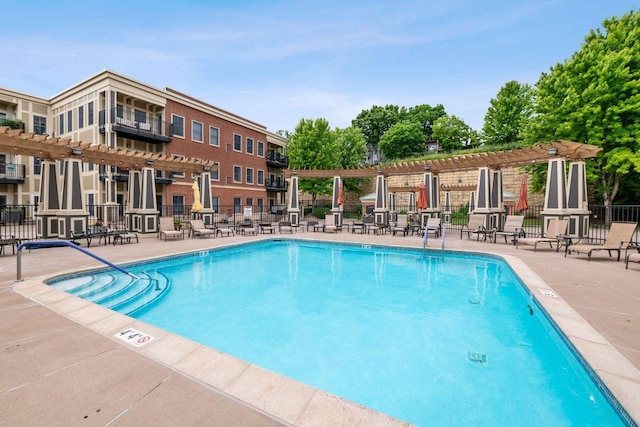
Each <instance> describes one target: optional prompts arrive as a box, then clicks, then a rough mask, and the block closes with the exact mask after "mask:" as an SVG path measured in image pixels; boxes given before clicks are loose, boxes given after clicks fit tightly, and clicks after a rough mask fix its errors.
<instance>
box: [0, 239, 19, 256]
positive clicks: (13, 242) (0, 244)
mask: <svg viewBox="0 0 640 427" xmlns="http://www.w3.org/2000/svg"><path fill="white" fill-rule="evenodd" d="M5 246H11V250H12V251H13V254H14V255H15V254H16V248H17V247H18V239H16V238H15V237H13V236H10V237H9V236H1V235H0V254H2V252H3V251H4V247H5Z"/></svg>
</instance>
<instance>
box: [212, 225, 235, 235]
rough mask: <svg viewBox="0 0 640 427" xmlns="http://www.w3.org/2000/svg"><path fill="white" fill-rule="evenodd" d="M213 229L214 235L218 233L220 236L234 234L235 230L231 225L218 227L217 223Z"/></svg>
mask: <svg viewBox="0 0 640 427" xmlns="http://www.w3.org/2000/svg"><path fill="white" fill-rule="evenodd" d="M213 230H214V231H215V232H216V236H217V235H218V234H219V235H220V237H223V236H225V235H226V236H233V235H235V232H234V231H233V228H232V227H220V226H219V225H215V226H214V227H213Z"/></svg>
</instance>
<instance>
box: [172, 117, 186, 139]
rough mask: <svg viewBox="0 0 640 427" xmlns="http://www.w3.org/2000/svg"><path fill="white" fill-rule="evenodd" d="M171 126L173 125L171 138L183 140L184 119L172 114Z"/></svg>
mask: <svg viewBox="0 0 640 427" xmlns="http://www.w3.org/2000/svg"><path fill="white" fill-rule="evenodd" d="M171 124H172V125H173V136H179V137H180V138H184V117H182V116H176V115H175V114H172V115H171Z"/></svg>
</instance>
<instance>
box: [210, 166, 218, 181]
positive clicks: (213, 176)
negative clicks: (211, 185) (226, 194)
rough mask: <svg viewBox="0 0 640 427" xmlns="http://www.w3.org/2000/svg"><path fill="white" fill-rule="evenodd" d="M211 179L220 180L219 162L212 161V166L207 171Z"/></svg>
mask: <svg viewBox="0 0 640 427" xmlns="http://www.w3.org/2000/svg"><path fill="white" fill-rule="evenodd" d="M209 176H210V177H211V181H220V162H213V168H212V169H211V172H209Z"/></svg>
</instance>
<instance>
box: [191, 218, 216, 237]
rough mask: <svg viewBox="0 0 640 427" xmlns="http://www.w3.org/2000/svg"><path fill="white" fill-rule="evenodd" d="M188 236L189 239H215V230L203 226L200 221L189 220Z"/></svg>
mask: <svg viewBox="0 0 640 427" xmlns="http://www.w3.org/2000/svg"><path fill="white" fill-rule="evenodd" d="M189 227H190V229H189V234H190V236H191V237H203V236H207V237H208V236H211V235H213V237H215V235H216V230H214V229H212V228H207V227H206V226H205V225H204V222H203V221H202V220H201V219H192V220H189Z"/></svg>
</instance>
